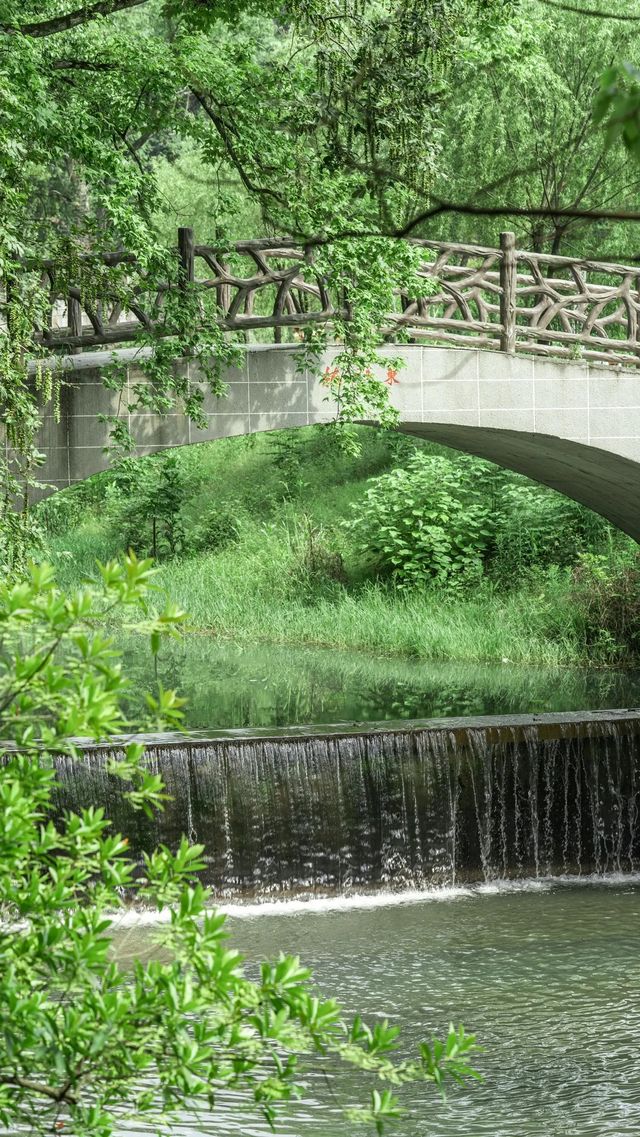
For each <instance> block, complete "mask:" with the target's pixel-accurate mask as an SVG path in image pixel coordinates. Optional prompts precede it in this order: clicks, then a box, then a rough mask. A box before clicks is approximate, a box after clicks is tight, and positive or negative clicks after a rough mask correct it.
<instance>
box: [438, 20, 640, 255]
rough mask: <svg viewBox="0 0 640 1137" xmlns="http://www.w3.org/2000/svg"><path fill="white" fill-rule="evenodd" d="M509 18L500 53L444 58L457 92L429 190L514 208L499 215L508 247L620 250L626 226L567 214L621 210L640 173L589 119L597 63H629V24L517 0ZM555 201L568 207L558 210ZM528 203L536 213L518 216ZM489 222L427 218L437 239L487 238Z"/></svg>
mask: <svg viewBox="0 0 640 1137" xmlns="http://www.w3.org/2000/svg"><path fill="white" fill-rule="evenodd" d="M517 27H518V34H517V35H515V36H514V37H513V40H512V44H511V50H510V51H508V52H507V51H505V52H504V53H503V54H502V55H501V57H500V58H496V59H495V60H494V61H493V63H492V65H491V66H490V67H487V68H486V69H484V70H481V69H479V68H478V67H477V65H476V64H475V62H474V61H473V60H467V61H462V62H461V63H459V64H457V65H456V72H457V75H458V84H457V90H458V95H457V97H455V96H454V97H453V98H452V99H451V102H450V104H449V106H448V107H447V109H446V111H445V114H444V129H445V131H446V135H447V139H448V143H447V146H446V147H444V149H443V153H442V160H441V164H440V169H439V171H438V175H437V177H436V180H435V184H434V193H435V195H436V196H439V197H445V196H447V197H448V198H450V199H452V200H454V201H455V200H457V201H461V202H465V201H471V202H473V203H474V204H475V205H477V206H482V205H499V204H501V203H505V202H506V203H510V204H512V205H513V206H519V207H521V208H522V210H523V215H522V216H520V217H514V216H511V217H510V216H509V215H508V207H507V209H506V210H505V215H504V222H503V224H504V226H505V228H513V229H515V230H516V233H517V243H518V247H519V248H520V247H521V248H529V249H532V250H534V251H536V252H547V253H553V254H558V253H560V254H565V255H578V256H581V255H586V256H591V257H593V256H595V255H596V254H597V255H600V256H601V257H602V258H603V259H606V258H607V257H608V256H610V255H611V254H613V253H616V254H617V257H618V259H624V257H625V256H626V257H630V256H632V255H633V254H634V251H635V248H636V244H637V237H636V236H635V228H634V226H633V225H629V224H627V225H626V226H625V225H624V224H622V223H619V222H618V223H617V222H615V221H610V222H606V221H601V222H599V223H597V224H596V223H594V221H593V220H590V219H589V218H588V217H580V216H579V213H580V211H581V210H583V211H593V210H605V209H615V208H616V207H617V208H620V209H630V210H632V209H633V208H634V207H635V203H636V202H637V198H638V191H639V190H640V171H639V170H638V169H637V167H636V166H635V165H634V164H631V163H629V162H628V161H626V160H625V156H624V153H623V150H622V147H621V146H620V144H619V141H618V140H617V139H612V138H611V137H607V135H606V133H605V132H604V131H603V130H602V129H601V128H600V127H599V126H598V125H597V124H596V123H595V122H594V98H595V96H596V94H597V92H598V90H599V87H600V82H601V77H602V71H603V67H604V65H605V64H606V63H607V62H608V61H610V60H613V59H618V60H623V59H626V60H628V61H629V62H639V61H640V44H639V42H638V38H637V29H635V30H634V27H633V25H631V24H628V23H618V22H616V21H615V20H613V21H607V20H602V19H585V18H584V16H582V15H580V14H578V13H576V12H573V11H571V10H569V11H566V12H565V11H563V10H557V9H555V8H551V7H547V6H546V5H545V4H544V3H541V2H540V0H523V3H522V4H521V6H520V9H519V14H518V25H517ZM612 142H613V145H612ZM485 187H486V188H485ZM567 209H568V210H574V211H575V212H576V214H578V215H574V216H567V215H566V214H564V213H562V212H560V211H561V210H567ZM534 210H539V211H541V213H542V214H544V213H545V211H546V215H535V214H534V213H533V212H529V213H528V211H534ZM554 210H556V211H558V212H555V213H554ZM527 214H528V215H527ZM495 223H496V222H495V219H493V218H492V219H483V218H481V217H478V216H473V215H467V216H459V217H457V216H456V215H455V214H451V215H449V216H448V217H447V218H444V219H442V220H441V221H440V222H439V223H438V222H435V224H436V226H437V228H438V231H439V232H440V233H441V234H442V235H443V237H445V238H447V237H448V238H449V239H455V240H461V241H465V240H466V241H471V242H474V241H475V242H477V241H482V242H483V243H486V244H491V245H492V244H494V242H495ZM433 224H434V223H432V228H431V231H433Z"/></svg>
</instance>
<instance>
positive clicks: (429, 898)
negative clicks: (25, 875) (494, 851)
mask: <svg viewBox="0 0 640 1137" xmlns="http://www.w3.org/2000/svg"><path fill="white" fill-rule="evenodd" d="M638 885H640V873H622V872H613V873H605V874H602V875H596V874H595V873H589V874H587V875H585V876H571V875H570V874H566V875H562V876H546V877H531V878H527V879H524V880H507V879H499V880H492V881H482V882H479V883H477V884H468V885H443V886H441V887H436V888H425V889H417V888H413V889H406V890H405V891H403V892H388V891H380V892H362V893H354V894H352V895H348V896H309V897H296V898H293V899H277V900H269V899H266V900H261V901H253V902H248V901H247V902H240V901H235V902H234V901H225V900H222V901H221V902H220V903H219V904H217V905H216V907H217V909H218V910H219V911H220V912H224V913H225V915H226V916H230V917H232V918H233V919H236V920H237V919H240V920H248V919H255V918H256V917H262V916H296V915H300V914H301V913H305V912H309V913H323V912H352V911H354V910H356V909H372V908H396V907H399V906H400V905H412V904H426V903H434V902H440V903H442V902H450V901H454V900H468V899H473V898H474V897H477V898H480V899H481V898H482V897H483V896H509V895H512V894H514V893H523V892H529V893H531V892H533V893H535V892H550V891H552V890H553V889H555V888H567V887H570V888H575V887H603V886H605V887H608V888H621V887H637V886H638ZM169 917H170V913H169V910H168V909H162V911H156V910H152V909H128V910H124V911H122V912H119V913H117V914H115V919H114V927H116V928H126V927H134V926H138V925H153V924H162V923H166V922H167V921H168V920H169Z"/></svg>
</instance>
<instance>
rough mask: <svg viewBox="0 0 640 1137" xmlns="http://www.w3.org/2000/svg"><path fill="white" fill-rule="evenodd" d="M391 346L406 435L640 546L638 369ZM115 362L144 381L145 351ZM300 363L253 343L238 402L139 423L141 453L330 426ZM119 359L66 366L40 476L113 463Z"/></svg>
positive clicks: (135, 419) (69, 475) (233, 381)
mask: <svg viewBox="0 0 640 1137" xmlns="http://www.w3.org/2000/svg"><path fill="white" fill-rule="evenodd" d="M391 350H392V353H393V355H398V354H399V353H401V354H402V355H403V356H404V359H405V361H406V368H405V369H404V370H402V371H400V372H399V374H398V379H399V383H398V384H397V386H394V387H393V389H392V395H391V397H392V399H393V401H394V402H395V404H396V405H397V407H398V409H399V411H400V420H401V421H400V427H399V429H400V430H402V431H404V432H406V433H408V434H415V435H418V436H420V437H421V438H428V439H431V440H433V441H435V442H440V443H443V444H445V445H447V446H452V447H454V448H456V449H458V450H463V451H467V452H468V453H471V454H477V455H480V456H481V457H484V458H488V459H490V460H492V461H494V462H498V463H499V464H500V465H502V466H505V467H508V468H509V469H512V470H517V471H519V472H520V473H523V474H526V475H527V476H528V477H531V478H534V479H535V480H537V481H539V482H542V483H544V484H545V485H548V486H551V487H552V488H554V489H557V490H560V491H561V492H562V493H564V494H567V495H568V496H569V497H573V498H575V499H576V500H577V501H580V502H582V503H583V504H585V505H587V506H589V507H590V508H592V509H594V510H596V511H597V512H599V513H601V514H603V515H604V516H605V517H607V518H608V519H609V520H610V521H612V522H613V523H614V524H615V525H617V526H619V528H621V529H623V530H625V531H626V532H627V533H629V534H630V535H631V536H633V537H635V538H636V539H639V540H640V504H639V503H640V373H638V372H637V371H624V370H622V369H621V368H620V367H619V366H609V365H606V364H594V363H586V362H584V361H582V362H575V363H574V362H571V363H569V362H562V361H557V360H553V359H544V358H541V357H527V356H523V355H515V356H509V355H506V354H503V353H500V352H494V351H486V350H470V349H467V348H455V347H447V348H442V347H429V346H419V345H407V346H403V347H397V346H394V347H393V349H390V351H391ZM117 354H118V355H119V356H120V358H121V359H123V358H124V359H125V360H128V361H129V366H128V382H129V383H130V384H132V385H133V384H134V383H139V382H140V381H141V380H143V378H144V376H143V375H142V373H141V372H140V370H139V368H137V367H136V364H135V356H136V352H135V351H134V350H130V351H120V352H118V353H117ZM296 357H298V360H299V358H300V356H299V349H296V348H295V347H291V346H287V345H282V346H279V345H278V346H251V347H248V348H247V349H246V356H245V362H244V365H243V366H242V367H241V368H238V369H233V370H231V371H230V372H229V373H228V374H227V375H226V376H225V378H226V381H227V382H228V384H229V394H228V397H226V398H223V399H216V398H214V397H212V396H210V395H207V400H206V404H205V409H206V413H207V421H208V425H207V428H206V430H199V429H198V428H196V427H195V426H193V425H192V424H190V423H189V422H188V420H187V419H186V418H185V417H184V416H183V415H179V414H170V415H168V416H167V417H166V418H159V417H158V416H155V415H153V414H136V415H134V416H131V420H130V426H131V429H132V432H133V434H134V437H135V438H136V439H137V441H138V450H137V453H138V454H151V453H154V452H156V451H158V450H162V449H165V448H167V447H172V446H182V445H188V444H191V443H196V442H204V441H208V440H210V439H216V438H225V437H228V436H229V435H236V434H250V433H253V432H255V431H265V430H275V429H279V428H282V427H294V426H307V425H310V424H312V423H319V422H325V421H327V420H329V419H331V418H332V417H333V411H334V408H333V407H332V405H331V403H329V402H327V401H326V392H325V390H324V389H323V387H322V386H321V385H320V384H319V382H318V378H317V375H316V374H313V373H310V372H305V371H302V372H299V371H298V370H297V368H296V362H297V359H296ZM112 360H113V353H111V352H103V353H93V354H91V355H87V354H83V355H78V356H71V357H69V359H68V360H67V364H68V366H69V370H68V371H67V373H66V376H65V387H64V389H63V396H62V419H61V421H60V423H56V422H55V421H54V419H53V418H52V417H48V418H47V419H46V420H45V422H44V426H43V430H42V434H41V438H40V447H41V449H42V450H43V451H44V452H45V454H46V456H47V457H46V464H45V466H44V469H43V471H42V474H41V477H42V480H43V481H46V482H49V483H51V484H52V485H53V486H54V487H55V488H56V489H59V488H62V487H64V486H69V485H73V484H74V483H75V482H79V481H82V480H83V479H84V478H87V477H88V476H89V475H90V474H94V473H96V472H97V471H99V470H103V469H105V467H106V466H107V465H108V457H107V456H106V455H105V453H104V447H105V445H106V444H107V436H108V427H107V426H106V425H105V424H103V423H101V422H100V421H99V419H98V416H99V414H100V413H103V414H110V413H115V412H116V410H117V404H118V398H119V396H118V395H117V394H114V393H113V392H110V391H108V390H107V389H106V388H105V387H104V386H103V384H102V382H101V368H102V367H104V366H105V365H106V364H108V363H110V362H112ZM323 362H324V363H326V364H330V362H331V353H328V354H327V358H326V360H325V361H323ZM184 366H185V367H190V366H191V367H192V366H193V364H190V363H188V362H185V363H184ZM127 401H128V400H127V397H126V390H125V392H124V393H123V398H122V405H123V406H124V405H126V403H127Z"/></svg>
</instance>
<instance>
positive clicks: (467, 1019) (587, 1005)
mask: <svg viewBox="0 0 640 1137" xmlns="http://www.w3.org/2000/svg"><path fill="white" fill-rule="evenodd" d="M395 899H396V901H397V900H398V899H399V898H398V897H396V898H395ZM363 904H366V905H368V906H363V907H359V906H358V902H357V901H353V900H352V901H348V902H347V901H344V900H342V901H341V900H336V901H334V902H331V901H328V902H322V903H320V902H319V903H318V904H315V905H314V904H313V903H312V904H310V905H309V904H307V905H306V906H305V905H304V904H300V905H296V904H291V903H289V904H283V905H280V906H278V905H275V906H262V907H248V908H246V909H244V910H242V912H243V914H242V915H239V914H238V913H239V911H241V910H239V909H237V908H235V909H233V908H232V910H231V911H232V912H235V913H236V914H235V915H232V916H231V918H230V921H229V923H230V930H231V933H232V944H233V945H234V946H238V947H240V948H241V949H242V951H243V952H244V953H245V954H246V956H247V958H248V961H249V966H251V965H252V964H253V963H254V962H255V961H257V960H259V959H261V958H268V957H273V956H274V955H276V954H277V953H278V951H280V950H281V949H285V950H287V951H291V952H296V953H299V954H300V955H301V956H302V959H303V960H304V961H305V963H308V964H310V965H311V966H313V968H314V972H315V975H316V978H317V981H318V984H319V986H320V987H321V989H322V990H323V991H324V992H326V993H331V994H333V995H337V996H338V997H339V998H340V999H341V1001H342V1003H343V1004H344V1006H345V1007H346V1009H347V1010H348V1011H350V1012H355V1011H359V1012H363V1013H364V1014H366V1015H367V1016H369V1017H370V1018H375V1017H376V1016H385V1017H388V1018H389V1019H390V1020H391V1021H392V1022H394V1023H398V1024H401V1026H402V1040H403V1043H402V1049H403V1051H404V1052H406V1053H407V1054H408V1053H409V1052H410V1051H411V1048H412V1046H415V1045H416V1044H417V1043H418V1042H419V1041H420V1040H421V1039H422V1038H424V1037H430V1036H431V1035H432V1034H434V1033H438V1032H439V1033H442V1032H444V1031H446V1029H447V1025H448V1023H449V1021H451V1020H453V1021H454V1022H459V1021H462V1022H464V1024H465V1026H466V1027H467V1029H473V1030H474V1031H475V1032H476V1034H477V1036H478V1040H479V1042H480V1043H481V1044H482V1046H483V1048H484V1053H483V1054H482V1055H480V1056H479V1057H478V1058H477V1061H476V1066H477V1068H478V1070H480V1071H481V1073H482V1074H483V1077H484V1081H483V1082H482V1083H481V1084H479V1085H478V1084H475V1083H474V1084H472V1085H469V1087H468V1088H463V1089H460V1088H457V1087H455V1086H454V1087H453V1088H452V1089H451V1091H450V1093H449V1096H448V1099H447V1101H446V1102H445V1103H442V1102H441V1101H440V1100H439V1099H438V1097H437V1096H436V1095H435V1094H434V1093H433V1092H432V1091H431V1090H429V1088H427V1087H420V1088H416V1087H412V1088H410V1089H409V1090H408V1091H407V1090H406V1088H405V1091H403V1101H404V1103H405V1104H406V1105H407V1106H408V1109H409V1112H408V1115H407V1116H406V1117H405V1118H404V1119H403V1120H402V1121H401V1122H399V1123H397V1124H396V1125H394V1126H392V1127H390V1129H389V1132H390V1134H397V1135H398V1137H631V1135H632V1134H636V1133H638V1132H640V1066H639V1062H638V1047H637V1041H638V1037H639V1036H640V967H639V965H638V942H639V933H640V887H639V886H638V883H637V878H634V879H631V878H629V879H628V880H621V879H620V878H611V880H610V882H609V884H608V885H605V884H602V883H601V884H595V883H593V882H583V883H582V885H580V886H576V885H572V886H567V885H561V884H558V883H556V884H554V885H551V884H548V883H546V884H545V883H541V882H529V883H523V884H521V885H520V886H518V888H517V889H516V890H514V889H513V886H511V887H509V886H505V885H501V884H494V885H491V886H481V887H480V888H479V889H475V890H473V889H458V890H455V889H454V890H450V891H447V892H437V891H435V892H434V893H432V894H431V895H430V897H428V898H426V899H421V900H418V901H414V902H405V903H395V904H389V903H387V902H386V901H385V898H384V897H378V898H377V899H372V898H370V899H369V900H366V901H364V902H363ZM148 942H149V929H148V928H147V927H135V926H134V927H130V928H126V929H124V928H123V929H122V933H121V940H120V950H121V952H122V953H124V954H125V955H126V954H127V953H128V952H140V951H141V952H142V954H144V951H145V947H146V945H148ZM362 1084H363V1083H362V1081H361V1080H360V1076H356V1075H344V1074H343V1075H341V1076H339V1077H335V1076H334V1077H333V1079H332V1085H331V1087H330V1089H328V1087H327V1084H326V1082H325V1076H324V1072H323V1071H322V1070H321V1069H320V1068H318V1067H316V1070H315V1072H312V1073H311V1074H310V1076H309V1078H308V1081H307V1089H306V1095H305V1098H304V1101H303V1102H302V1103H301V1104H300V1105H298V1106H295V1107H290V1108H288V1109H287V1111H286V1112H285V1113H284V1114H283V1115H282V1119H281V1122H280V1124H279V1125H278V1128H277V1132H278V1133H280V1134H282V1135H283V1137H347V1135H349V1137H351V1134H352V1133H353V1132H354V1130H353V1128H352V1127H350V1126H349V1125H348V1124H347V1125H345V1121H344V1118H343V1117H342V1116H341V1114H340V1111H339V1108H338V1102H339V1101H340V1100H343V1101H344V1100H347V1101H349V1102H353V1101H354V1100H357V1094H358V1089H357V1087H358V1086H360V1088H362ZM361 1097H362V1089H361ZM175 1132H176V1133H178V1134H182V1135H184V1137H193V1135H194V1134H196V1133H197V1134H207V1135H210V1137H227V1135H229V1134H238V1135H239V1134H242V1135H243V1137H267V1134H268V1132H269V1130H268V1128H267V1127H266V1126H265V1125H263V1124H262V1123H261V1122H260V1121H259V1120H258V1119H256V1118H255V1116H254V1115H253V1114H252V1113H250V1112H249V1110H248V1109H244V1108H243V1107H242V1104H241V1103H240V1102H238V1100H237V1099H233V1101H231V1100H229V1099H226V1100H225V1099H222V1100H221V1101H220V1102H219V1111H218V1113H217V1114H216V1116H215V1118H209V1119H208V1120H206V1119H203V1120H202V1121H201V1123H199V1124H198V1126H197V1127H194V1126H192V1125H190V1124H189V1123H187V1122H186V1121H185V1123H184V1124H183V1125H182V1126H177V1127H176V1130H175ZM362 1132H363V1133H364V1132H365V1130H363V1131H362Z"/></svg>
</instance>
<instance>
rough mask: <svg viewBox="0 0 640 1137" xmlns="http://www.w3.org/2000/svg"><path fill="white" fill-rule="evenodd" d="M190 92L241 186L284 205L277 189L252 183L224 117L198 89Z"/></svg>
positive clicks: (283, 200)
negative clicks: (223, 148) (223, 150)
mask: <svg viewBox="0 0 640 1137" xmlns="http://www.w3.org/2000/svg"><path fill="white" fill-rule="evenodd" d="M191 93H192V95H193V96H194V98H195V99H197V100H198V102H199V104H200V106H201V107H202V109H203V111H204V113H205V114H206V116H207V118H208V119H209V121H210V122H212V123H213V125H214V126H215V128H216V130H217V132H218V134H219V135H220V137H221V139H222V141H223V142H224V145H225V147H226V150H227V154H228V155H229V158H230V159H231V161H232V163H233V165H234V166H235V168H236V170H237V171H238V174H239V176H240V180H241V182H242V184H243V186H244V187H245V189H246V190H248V191H249V193H254V194H257V195H258V196H261V197H272V198H273V199H274V201H277V202H278V204H279V205H285V204H286V203H285V199H284V197H283V196H282V194H280V193H278V192H277V190H273V189H269V187H268V186H257V185H255V184H254V182H252V181H251V178H250V177H249V175H248V174H247V171H246V170H245V168H244V166H243V165H242V162H241V160H240V157H239V155H238V153H237V151H236V148H235V146H234V144H233V142H232V141H231V139H230V138H229V131H228V129H227V126H226V123H225V121H224V119H223V118H222V116H221V115H219V114H217V113H216V112H215V111H214V110H213V108H212V107H210V106H209V104H208V103H207V101H206V99H205V97H204V95H202V94H201V93H200V91H196V90H195V88H192V89H191Z"/></svg>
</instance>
